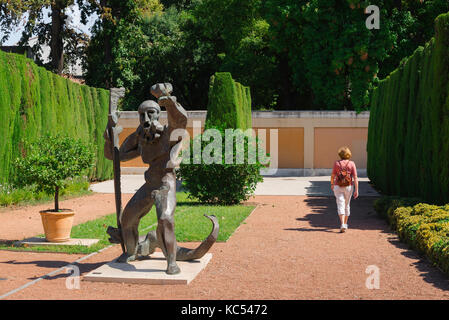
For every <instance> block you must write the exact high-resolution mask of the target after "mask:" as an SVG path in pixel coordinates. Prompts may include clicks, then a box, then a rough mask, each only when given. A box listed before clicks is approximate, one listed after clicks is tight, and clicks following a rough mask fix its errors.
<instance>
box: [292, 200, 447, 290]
mask: <svg viewBox="0 0 449 320" xmlns="http://www.w3.org/2000/svg"><path fill="white" fill-rule="evenodd" d="M376 199H377V198H375V197H370V196H369V197H359V198H357V199H355V200H354V199H352V200H351V215H350V217H349V221H348V224H349V229H359V230H379V231H381V232H382V233H385V234H387V235H389V237H388V238H387V241H388V242H389V243H390V244H392V245H394V246H395V247H397V248H399V249H401V252H400V254H401V255H403V256H405V257H407V258H409V259H412V260H413V261H410V266H411V267H414V268H415V269H416V270H417V271H418V272H419V274H420V276H421V277H422V278H423V280H424V281H426V282H428V283H430V284H432V285H433V286H435V287H436V288H439V289H442V290H447V291H449V279H448V276H447V275H446V274H445V273H443V272H442V271H441V270H440V269H438V268H437V267H435V266H433V265H432V263H431V262H430V261H429V260H428V259H427V257H425V256H422V255H420V254H419V253H418V252H416V251H414V250H412V249H410V248H409V246H408V245H407V244H405V243H403V242H401V241H400V240H399V238H398V236H397V235H396V234H395V233H394V231H392V229H391V228H390V227H389V225H388V223H387V222H386V221H385V220H384V219H383V218H381V217H379V216H378V214H377V213H376V211H375V210H374V208H373V203H374V201H375V200H376ZM304 201H305V203H306V204H307V206H308V207H309V211H308V213H307V214H306V215H305V216H304V217H299V218H297V219H296V220H298V221H307V222H309V224H310V226H311V228H287V229H285V230H293V231H300V232H304V231H306V232H310V231H315V232H331V233H337V232H340V230H339V227H340V221H339V218H338V215H337V205H336V202H335V197H330V196H328V197H324V196H311V197H307V198H306V199H305V200H304Z"/></svg>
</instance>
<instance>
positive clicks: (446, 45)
mask: <svg viewBox="0 0 449 320" xmlns="http://www.w3.org/2000/svg"><path fill="white" fill-rule="evenodd" d="M435 30H436V32H435V37H434V38H433V39H432V40H431V41H429V42H428V43H427V44H426V45H425V47H420V48H418V49H417V50H416V51H415V52H414V54H413V55H412V56H410V57H409V58H406V59H404V60H403V61H402V62H401V65H400V66H399V68H398V69H396V70H395V71H393V72H392V73H391V74H390V75H389V76H388V77H387V78H385V79H384V80H382V81H380V83H379V86H378V87H377V88H376V89H375V90H374V92H373V95H372V100H371V113H370V121H369V128H368V143H367V151H368V163H367V172H368V176H369V178H370V179H371V181H372V182H373V183H374V184H375V186H376V187H377V188H378V189H379V190H380V191H381V192H382V193H384V194H386V195H397V196H405V197H420V198H422V199H424V200H425V201H427V202H431V203H436V204H438V203H439V204H443V203H448V202H449V13H447V14H443V15H440V16H439V17H438V18H437V19H436V20H435Z"/></svg>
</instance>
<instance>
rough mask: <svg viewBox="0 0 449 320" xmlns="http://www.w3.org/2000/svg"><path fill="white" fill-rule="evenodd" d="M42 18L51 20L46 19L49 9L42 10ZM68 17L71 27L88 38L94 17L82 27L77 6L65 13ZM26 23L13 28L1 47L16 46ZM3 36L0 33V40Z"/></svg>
mask: <svg viewBox="0 0 449 320" xmlns="http://www.w3.org/2000/svg"><path fill="white" fill-rule="evenodd" d="M44 10H45V11H44V17H46V18H45V21H46V22H50V21H51V19H50V18H49V17H48V13H50V10H49V9H44ZM66 13H67V15H68V17H69V19H68V20H69V24H70V25H71V26H73V27H77V28H78V29H80V30H81V31H83V32H84V33H86V34H87V35H89V36H90V34H91V33H90V30H89V29H90V28H91V27H92V25H93V24H94V23H95V20H96V19H97V16H96V15H93V16H91V17H89V20H88V23H87V25H83V24H82V23H81V21H80V20H81V13H80V10H79V7H78V5H77V4H75V5H73V6H71V7H69V8H68V9H67V11H66ZM26 17H27V15H25V16H24V18H26ZM25 22H26V20H23V22H22V23H21V24H20V25H19V26H18V28H15V29H14V30H13V32H11V35H10V37H9V39H8V41H6V42H5V43H3V44H2V45H4V46H13V45H15V44H17V42H18V41H19V40H20V37H21V36H22V31H23V25H24V23H25ZM2 35H3V33H2V32H0V38H1V36H2Z"/></svg>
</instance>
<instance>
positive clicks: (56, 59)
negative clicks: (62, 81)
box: [50, 2, 65, 74]
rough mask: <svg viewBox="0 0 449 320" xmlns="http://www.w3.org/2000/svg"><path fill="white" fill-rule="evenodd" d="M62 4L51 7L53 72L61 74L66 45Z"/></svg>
mask: <svg viewBox="0 0 449 320" xmlns="http://www.w3.org/2000/svg"><path fill="white" fill-rule="evenodd" d="M61 6H62V4H59V3H58V2H56V3H55V4H53V5H52V7H51V40H50V57H51V64H52V67H53V71H54V72H56V73H58V74H61V73H62V70H63V69H64V43H63V41H62V33H63V29H64V23H65V16H64V11H63V10H64V8H62V7H61Z"/></svg>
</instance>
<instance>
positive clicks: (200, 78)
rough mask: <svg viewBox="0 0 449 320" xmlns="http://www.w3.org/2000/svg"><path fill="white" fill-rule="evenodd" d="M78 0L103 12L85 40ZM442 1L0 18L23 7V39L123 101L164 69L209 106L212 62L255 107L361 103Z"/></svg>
mask: <svg viewBox="0 0 449 320" xmlns="http://www.w3.org/2000/svg"><path fill="white" fill-rule="evenodd" d="M75 1H76V3H77V4H78V6H79V7H80V9H81V18H82V19H81V20H82V22H83V23H86V21H87V20H88V18H89V17H90V16H92V15H93V14H96V15H97V16H98V20H97V21H96V23H95V25H94V26H93V28H92V30H91V31H92V36H91V38H90V39H89V40H88V42H87V38H86V37H85V35H82V34H80V33H79V32H77V31H76V30H74V29H73V28H70V27H69V26H68V24H67V18H68V17H67V15H66V12H67V11H66V8H67V7H69V6H70V5H72V4H73V3H74V2H75ZM368 5H376V6H378V7H379V8H380V29H378V30H377V29H373V30H369V29H367V28H366V24H365V21H366V19H367V18H368V15H367V14H366V12H365V9H366V8H367V6H368ZM43 8H47V10H50V12H51V16H52V21H51V22H50V23H48V22H45V21H43V12H44V11H43ZM447 11H449V2H448V1H447V0H422V1H421V0H394V1H391V0H371V1H367V0H265V1H262V0H245V1H241V0H126V1H122V0H55V1H50V0H32V1H31V0H29V1H25V0H10V1H6V0H1V2H0V18H1V20H0V21H1V22H0V27H1V28H2V29H3V30H11V29H10V28H11V26H13V25H16V24H17V23H18V22H19V21H21V19H23V18H24V17H26V19H27V20H26V21H27V23H26V28H25V32H24V36H23V37H22V43H25V42H26V40H27V39H28V38H29V36H31V35H32V34H37V35H38V39H39V43H38V45H37V46H39V44H42V43H44V42H48V43H50V44H51V48H52V54H51V59H52V61H51V65H50V66H49V67H51V68H52V69H53V70H55V71H56V72H60V70H61V68H62V66H63V65H64V58H65V59H66V60H67V59H73V57H79V56H82V57H83V59H84V67H85V68H84V69H85V79H86V82H87V84H89V85H92V86H97V87H103V88H110V87H113V86H124V87H125V88H126V89H127V94H126V98H125V101H124V105H123V107H124V108H125V109H127V110H135V109H136V108H137V106H138V105H139V103H140V102H141V101H142V100H144V99H148V98H149V97H150V95H149V88H150V86H151V85H152V84H153V83H156V82H161V81H167V82H172V83H173V84H174V87H175V91H176V92H175V94H176V95H177V96H178V99H179V101H180V102H181V103H182V104H184V105H185V106H186V107H187V108H189V109H204V108H205V107H206V105H207V91H208V87H209V78H210V76H211V75H212V74H214V73H215V72H230V73H231V74H232V76H233V77H234V78H235V79H236V81H238V82H240V83H242V84H244V85H246V86H249V87H251V93H252V98H253V99H252V101H253V108H254V109H303V110H304V109H309V110H310V109H321V110H343V109H346V110H364V109H366V108H367V106H368V105H369V100H370V96H371V95H370V93H371V91H372V89H373V88H374V87H375V86H376V85H377V82H378V80H379V79H382V78H384V77H385V76H387V75H388V74H389V73H390V72H391V71H392V70H394V69H395V68H396V67H397V66H398V65H399V63H400V62H401V60H402V59H403V58H405V57H407V56H409V55H410V54H412V53H413V51H414V50H415V49H416V48H417V47H418V46H419V45H423V44H424V43H425V42H426V41H428V40H429V39H430V38H431V37H432V35H433V22H434V19H435V18H436V17H437V16H438V14H440V13H443V12H447ZM25 13H28V15H25ZM7 36H8V33H7V32H6V35H5V37H7Z"/></svg>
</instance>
